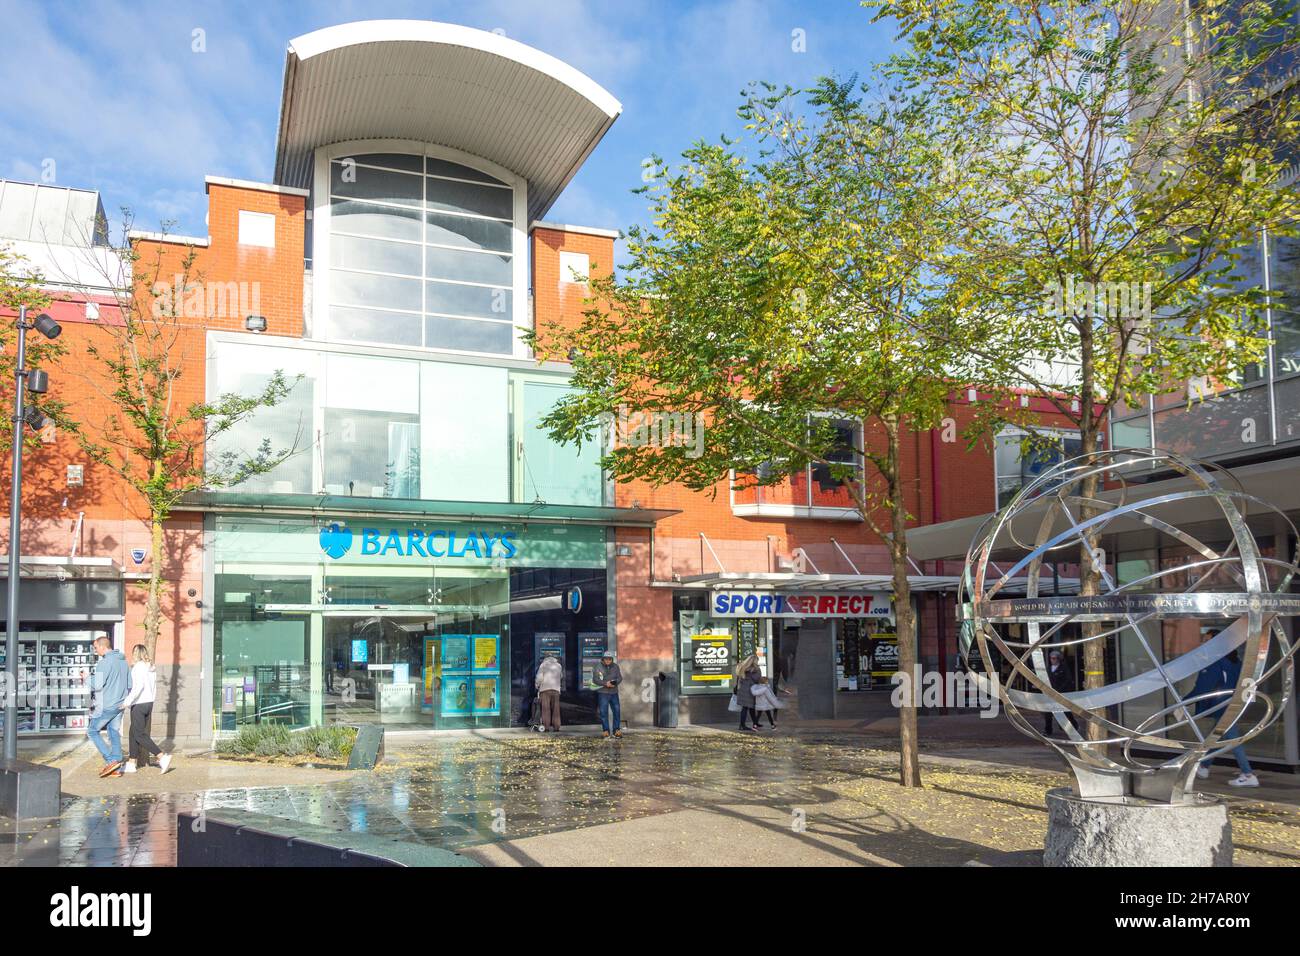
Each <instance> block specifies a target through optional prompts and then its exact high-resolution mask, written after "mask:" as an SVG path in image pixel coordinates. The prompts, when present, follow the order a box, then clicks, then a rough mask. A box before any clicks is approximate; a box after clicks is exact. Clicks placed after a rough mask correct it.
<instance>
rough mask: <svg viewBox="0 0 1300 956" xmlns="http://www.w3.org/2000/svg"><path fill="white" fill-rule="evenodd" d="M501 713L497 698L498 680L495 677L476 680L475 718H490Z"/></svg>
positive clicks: (476, 678) (477, 678)
mask: <svg viewBox="0 0 1300 956" xmlns="http://www.w3.org/2000/svg"><path fill="white" fill-rule="evenodd" d="M500 712H501V707H500V702H499V700H498V698H497V679H496V678H495V677H475V678H474V716H476V717H480V716H489V715H493V714H499V713H500Z"/></svg>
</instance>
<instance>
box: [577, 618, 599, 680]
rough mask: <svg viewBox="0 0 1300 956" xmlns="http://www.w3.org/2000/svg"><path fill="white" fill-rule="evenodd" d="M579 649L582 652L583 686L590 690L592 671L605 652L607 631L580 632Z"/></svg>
mask: <svg viewBox="0 0 1300 956" xmlns="http://www.w3.org/2000/svg"><path fill="white" fill-rule="evenodd" d="M578 650H579V651H580V652H581V654H582V686H583V687H584V688H586V689H588V690H590V689H591V672H592V671H593V670H594V669H595V667H596V665H597V664H599V663H600V659H601V657H603V656H604V654H605V632H604V631H582V632H580V633H579V634H578Z"/></svg>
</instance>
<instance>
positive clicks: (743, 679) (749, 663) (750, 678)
mask: <svg viewBox="0 0 1300 956" xmlns="http://www.w3.org/2000/svg"><path fill="white" fill-rule="evenodd" d="M762 676H763V672H762V671H761V670H760V669H759V666H758V655H757V654H750V655H749V656H748V657H746V658H745V659H744V660H743V661H741V662H740V663H739V664H738V665H736V704H737V705H738V706H739V707H740V729H741V730H758V713H757V711H755V710H754V684H755V683H756V682H757V681H758V679H759V678H761V677H762ZM746 717H748V718H749V725H748V726H747V725H746V723H745V718H746Z"/></svg>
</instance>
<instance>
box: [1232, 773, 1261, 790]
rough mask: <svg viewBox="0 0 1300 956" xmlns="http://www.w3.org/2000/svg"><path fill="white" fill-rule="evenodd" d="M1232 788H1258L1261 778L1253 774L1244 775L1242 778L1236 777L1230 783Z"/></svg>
mask: <svg viewBox="0 0 1300 956" xmlns="http://www.w3.org/2000/svg"><path fill="white" fill-rule="evenodd" d="M1228 786H1230V787H1258V786H1259V777H1257V776H1255V775H1254V774H1253V773H1243V774H1242V775H1241V776H1240V777H1234V778H1233V779H1232V780H1229V781H1228Z"/></svg>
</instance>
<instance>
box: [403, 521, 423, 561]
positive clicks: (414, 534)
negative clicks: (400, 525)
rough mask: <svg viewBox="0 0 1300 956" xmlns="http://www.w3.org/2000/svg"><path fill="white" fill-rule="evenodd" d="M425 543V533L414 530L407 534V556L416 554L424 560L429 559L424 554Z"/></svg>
mask: <svg viewBox="0 0 1300 956" xmlns="http://www.w3.org/2000/svg"><path fill="white" fill-rule="evenodd" d="M423 541H424V532H423V531H420V530H419V529H416V528H413V529H411V530H410V531H408V532H406V553H407V554H411V553H415V554H418V555H419V556H420V557H422V558H427V557H428V555H427V554H425V552H424V545H423V543H422V542H423Z"/></svg>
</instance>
